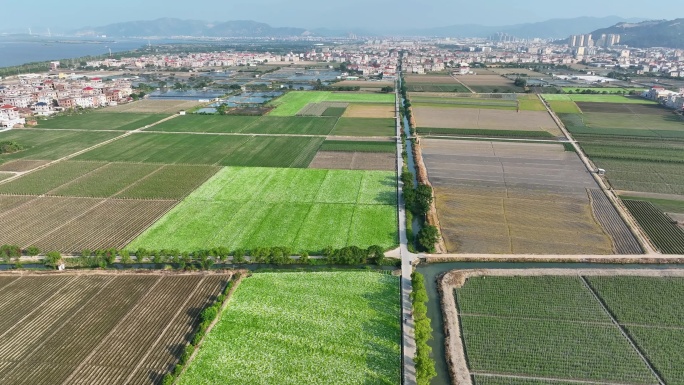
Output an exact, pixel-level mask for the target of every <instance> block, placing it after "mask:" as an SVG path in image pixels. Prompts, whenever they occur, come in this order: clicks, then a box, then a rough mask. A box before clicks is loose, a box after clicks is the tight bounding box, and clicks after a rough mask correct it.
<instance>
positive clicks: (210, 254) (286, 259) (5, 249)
mask: <svg viewBox="0 0 684 385" xmlns="http://www.w3.org/2000/svg"><path fill="white" fill-rule="evenodd" d="M39 254H40V250H39V249H38V248H36V247H29V248H27V249H26V250H21V248H19V247H18V246H12V245H4V246H2V247H0V257H1V258H2V259H3V260H4V261H5V263H7V264H9V263H11V261H12V260H14V261H15V263H17V264H21V260H20V259H21V257H22V256H38V255H39ZM321 254H322V255H321V256H322V258H310V256H309V253H307V252H302V253H299V254H298V255H297V253H295V252H293V250H292V249H291V248H289V247H282V246H281V247H257V248H255V249H252V250H244V249H236V250H230V249H228V248H225V247H218V248H214V249H207V250H198V251H195V252H192V253H190V252H181V251H179V250H172V249H164V250H148V249H144V248H140V249H138V250H136V251H135V252H134V253H131V252H130V251H128V250H117V249H115V248H110V249H99V250H83V251H81V253H80V255H79V256H77V257H75V258H70V259H69V263H70V264H73V265H75V266H80V267H100V268H106V267H108V266H112V265H114V264H115V263H117V262H118V263H121V264H124V265H127V264H133V263H136V264H145V263H152V264H155V265H163V264H168V265H174V266H176V267H177V268H179V269H195V268H199V269H209V268H211V267H212V266H213V265H214V264H216V263H228V262H230V263H233V264H244V263H263V264H274V265H291V264H298V265H308V264H333V265H366V264H375V265H383V264H385V263H386V261H385V251H384V250H383V248H382V247H380V246H371V247H369V248H367V249H363V248H360V247H356V246H348V247H344V248H341V249H335V248H333V247H327V248H325V249H324V250H323V251H322V253H321ZM62 261H63V258H62V255H61V254H60V253H58V252H55V251H52V252H48V253H47V254H45V258H44V259H43V262H44V264H45V265H46V266H52V267H56V266H57V265H59V264H60V263H61V262H62Z"/></svg>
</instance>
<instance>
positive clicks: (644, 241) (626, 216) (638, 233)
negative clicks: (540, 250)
mask: <svg viewBox="0 0 684 385" xmlns="http://www.w3.org/2000/svg"><path fill="white" fill-rule="evenodd" d="M537 97H538V98H539V100H540V101H541V102H542V104H543V105H544V107H545V108H546V111H547V112H548V113H549V115H551V118H552V119H553V120H554V121H555V122H556V125H557V126H558V128H560V129H561V131H562V132H563V135H565V137H566V138H568V139H569V140H570V143H571V144H572V146H573V147H574V149H575V152H576V153H577V154H578V155H579V157H580V159H581V160H582V163H584V166H585V167H586V168H587V170H588V171H589V173H590V174H591V175H592V176H593V178H594V180H595V181H596V183H597V184H598V185H599V187H601V190H603V192H604V193H605V194H606V196H607V197H608V199H610V202H611V203H612V204H613V206H614V207H615V209H616V210H617V212H618V214H620V217H621V218H622V220H623V221H624V222H625V224H626V225H627V227H629V230H630V231H631V232H632V234H633V235H634V237H636V239H637V241H639V244H640V245H641V248H642V249H643V250H645V251H646V254H658V253H657V251H656V250H657V249H656V247H654V246H653V244H652V243H651V240H650V239H649V238H648V236H646V234H645V233H644V232H643V230H642V229H641V227H640V226H639V225H638V224H637V222H636V220H635V219H634V217H633V216H632V214H631V213H630V212H629V210H627V208H626V207H625V205H624V204H623V203H622V201H621V200H620V198H619V197H618V196H617V195H616V194H615V192H614V191H613V190H612V189H611V188H609V187H608V186H607V185H606V183H605V182H604V181H603V179H602V178H601V177H600V176H598V175H597V173H596V172H595V170H596V167H595V166H594V164H593V163H592V162H591V160H590V159H589V157H588V156H587V155H586V154H585V153H584V150H582V147H580V145H579V144H578V143H577V141H575V140H574V139H573V137H572V135H571V134H570V131H568V129H567V128H566V127H565V124H563V122H562V121H561V120H560V118H558V116H557V115H556V114H555V113H554V112H553V110H551V107H550V106H549V104H548V103H547V102H546V100H544V98H542V96H541V95H537Z"/></svg>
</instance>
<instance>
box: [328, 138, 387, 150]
mask: <svg viewBox="0 0 684 385" xmlns="http://www.w3.org/2000/svg"><path fill="white" fill-rule="evenodd" d="M320 151H342V152H395V151H397V144H396V143H395V142H359V141H347V140H326V141H325V142H323V144H322V145H321V148H320Z"/></svg>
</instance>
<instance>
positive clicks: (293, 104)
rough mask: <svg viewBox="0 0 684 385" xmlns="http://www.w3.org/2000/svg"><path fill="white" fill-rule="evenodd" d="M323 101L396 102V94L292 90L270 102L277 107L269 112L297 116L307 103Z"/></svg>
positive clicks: (275, 114)
mask: <svg viewBox="0 0 684 385" xmlns="http://www.w3.org/2000/svg"><path fill="white" fill-rule="evenodd" d="M321 102H341V103H394V94H393V93H389V94H380V93H353V92H328V91H291V92H288V93H287V94H285V95H283V96H282V97H280V98H278V99H275V100H273V101H272V102H271V103H270V105H271V106H273V107H276V108H275V109H274V110H273V111H271V112H270V113H269V116H295V115H297V113H298V112H299V111H301V110H302V109H303V108H305V107H306V106H307V105H309V104H311V103H321Z"/></svg>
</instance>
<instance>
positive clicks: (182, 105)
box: [98, 99, 200, 114]
mask: <svg viewBox="0 0 684 385" xmlns="http://www.w3.org/2000/svg"><path fill="white" fill-rule="evenodd" d="M199 105H200V103H198V102H195V101H188V100H150V99H145V100H140V101H137V102H133V103H128V104H122V105H119V106H114V107H107V108H103V109H102V110H98V111H99V112H134V113H148V114H175V113H177V112H178V111H182V110H189V109H191V108H194V107H197V106H199Z"/></svg>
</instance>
